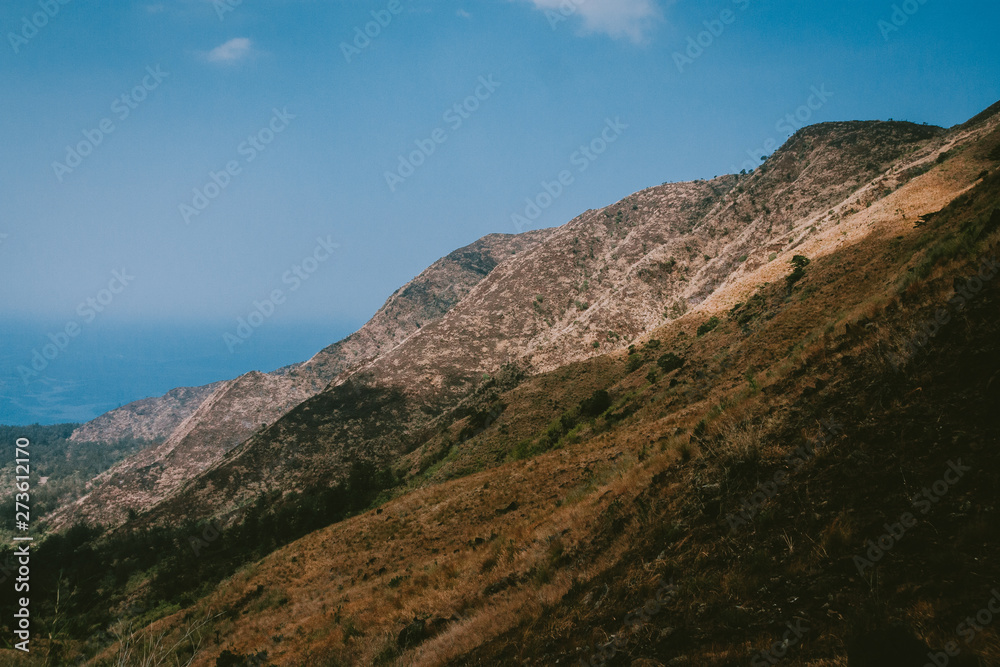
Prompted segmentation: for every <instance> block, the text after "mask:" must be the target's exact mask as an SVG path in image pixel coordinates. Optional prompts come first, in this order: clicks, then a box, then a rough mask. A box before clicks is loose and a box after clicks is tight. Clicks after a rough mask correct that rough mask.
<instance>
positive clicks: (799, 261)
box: [785, 255, 809, 289]
mask: <svg viewBox="0 0 1000 667" xmlns="http://www.w3.org/2000/svg"><path fill="white" fill-rule="evenodd" d="M791 265H792V266H794V267H795V268H794V269H793V270H792V272H791V273H790V274H788V275H787V276H785V282H786V283H787V284H788V289H792V286H793V285H794V284H795V283H797V282H798V281H800V280H802V278H803V276H805V275H806V267H807V266H809V258H808V257H806V256H805V255H795V257H792V261H791Z"/></svg>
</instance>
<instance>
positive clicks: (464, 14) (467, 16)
mask: <svg viewBox="0 0 1000 667" xmlns="http://www.w3.org/2000/svg"><path fill="white" fill-rule="evenodd" d="M456 14H458V15H459V16H461V17H462V18H463V19H471V18H472V14H470V13H469V12H467V11H465V10H464V9H459V10H458V11H457V12H456Z"/></svg>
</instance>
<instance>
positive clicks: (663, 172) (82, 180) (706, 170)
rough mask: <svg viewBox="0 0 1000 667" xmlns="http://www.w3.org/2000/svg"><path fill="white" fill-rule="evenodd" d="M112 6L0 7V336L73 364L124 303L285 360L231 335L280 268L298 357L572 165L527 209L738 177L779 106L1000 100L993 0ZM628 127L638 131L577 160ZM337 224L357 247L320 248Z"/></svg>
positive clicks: (891, 111) (258, 359)
mask: <svg viewBox="0 0 1000 667" xmlns="http://www.w3.org/2000/svg"><path fill="white" fill-rule="evenodd" d="M96 4H97V3H88V2H84V0H70V1H69V2H67V3H66V4H61V3H60V2H59V0H43V2H42V3H41V5H40V4H39V2H38V0H34V1H31V0H8V1H7V2H5V3H3V5H2V6H0V30H2V32H3V36H4V40H3V43H2V44H0V90H2V91H3V93H2V95H0V147H2V148H0V150H2V151H3V159H2V160H0V282H2V284H3V285H4V289H3V290H2V291H0V317H3V318H6V321H7V324H6V325H4V327H0V331H7V332H8V333H10V332H15V331H17V332H18V334H19V335H16V336H14V335H13V334H12V333H11V335H9V336H6V341H5V344H6V347H8V348H10V347H12V346H14V341H15V340H16V342H17V346H18V349H16V350H9V351H5V357H6V356H11V357H12V358H14V359H18V358H24V357H27V359H28V360H30V359H31V356H32V352H33V350H34V349H36V348H41V346H43V345H44V344H46V343H47V340H48V339H47V334H49V333H57V332H58V331H59V330H61V329H62V328H64V327H65V325H66V324H68V323H71V322H76V323H78V324H79V325H80V327H81V332H80V333H79V334H78V335H77V336H76V337H74V338H73V345H71V346H69V347H68V348H67V349H66V350H63V351H61V355H60V356H61V358H59V359H55V360H53V361H52V363H51V364H50V366H49V367H48V368H47V369H46V373H49V374H55V373H58V372H63V373H70V374H72V372H77V373H80V372H84V371H79V370H77V371H72V372H71V371H70V370H69V369H70V367H73V368H77V367H78V366H79V364H70V363H69V362H68V361H66V357H67V356H69V355H72V354H78V355H79V354H83V350H84V348H85V347H86V349H92V348H93V349H100V345H99V344H98V343H99V341H98V340H96V337H97V333H96V332H97V331H98V330H99V328H100V327H111V326H116V327H119V328H120V329H122V330H127V329H128V327H150V326H151V325H160V326H161V328H160V329H159V330H160V331H162V332H163V333H162V336H169V335H171V334H170V327H173V326H181V325H183V326H187V327H195V328H198V327H200V328H201V329H202V330H204V331H205V332H207V333H206V334H205V336H206V337H207V338H206V340H208V339H209V338H211V339H212V340H213V341H214V342H213V343H212V345H213V346H214V347H213V348H211V349H216V350H217V354H218V355H220V356H226V355H230V356H235V357H237V358H238V360H239V363H238V364H233V363H230V362H229V361H227V362H226V363H225V364H222V365H223V366H226V367H227V368H228V367H229V366H232V367H233V368H234V369H235V368H237V367H239V368H240V369H246V370H249V369H250V368H261V367H262V366H264V365H266V364H272V365H274V364H276V363H278V361H277V360H275V359H274V358H273V357H274V355H273V354H268V353H267V352H266V351H264V350H262V349H261V345H260V343H259V342H258V343H255V344H254V345H249V344H248V345H243V346H236V347H235V349H234V350H233V351H230V349H227V345H226V344H225V343H224V342H223V336H224V334H226V333H227V332H234V331H236V328H237V320H238V318H240V317H243V318H246V317H247V316H248V315H249V314H250V313H251V312H252V311H253V310H254V309H255V306H254V302H255V301H256V302H258V303H262V302H263V301H265V300H266V299H267V297H268V295H271V294H272V293H273V292H274V291H275V290H280V291H281V293H282V296H283V297H284V299H283V302H282V303H281V304H278V305H276V306H275V308H274V312H273V313H272V314H271V315H269V316H268V317H267V318H266V321H264V322H263V324H262V325H261V327H260V329H263V328H269V329H270V330H271V331H272V335H271V338H273V337H274V336H273V334H275V333H276V332H277V331H279V330H281V331H288V330H295V329H296V328H298V329H299V330H300V331H301V330H302V329H303V328H308V329H309V331H310V332H311V335H310V336H300V338H301V339H302V343H301V347H300V348H296V349H289V351H288V353H287V354H288V355H289V356H290V357H291V358H287V360H285V361H281V363H287V362H292V361H295V360H296V359H297V358H305V357H308V356H309V355H310V354H311V353H312V352H314V351H315V350H314V349H312V347H315V346H316V345H317V343H316V340H317V339H319V340H324V335H328V336H329V337H330V338H331V339H330V340H329V341H326V342H333V340H334V339H335V337H339V336H340V335H342V334H343V333H346V332H348V331H350V330H351V329H352V328H355V327H356V326H358V325H360V324H361V323H363V322H364V321H365V320H366V319H367V318H368V317H369V316H370V315H371V314H372V313H373V312H374V311H375V310H376V309H377V308H378V307H379V306H380V305H381V303H382V302H383V301H384V299H385V298H386V297H387V296H388V295H389V294H391V293H392V291H393V290H395V289H396V288H397V287H399V286H400V285H401V284H403V283H404V282H406V281H407V280H409V279H410V278H412V277H413V276H414V275H416V274H417V273H419V272H420V271H421V270H422V269H423V268H424V267H426V266H427V265H428V264H430V263H432V262H433V261H434V260H436V259H437V258H439V257H441V256H442V255H445V254H447V253H448V252H450V251H451V250H453V249H455V248H457V247H460V246H462V245H464V244H467V243H470V242H472V241H474V240H475V239H477V238H479V237H480V236H482V235H484V234H488V233H491V232H507V233H512V232H515V231H517V226H516V225H515V223H514V222H512V215H513V214H518V213H520V214H523V213H524V212H525V209H526V206H527V203H526V199H530V198H534V197H536V195H538V194H539V193H540V192H542V191H543V189H542V188H543V186H542V182H543V181H548V182H551V181H553V180H556V179H557V177H558V174H559V173H560V172H561V171H563V170H571V171H572V173H573V182H572V184H571V185H569V186H567V187H565V188H564V191H563V192H562V194H561V195H560V196H559V197H557V198H556V199H555V201H554V202H553V203H552V204H551V206H549V207H547V208H545V209H544V210H543V211H541V215H539V216H538V217H537V219H533V220H530V223H531V225H530V226H531V227H547V226H555V225H559V224H562V223H564V222H566V221H567V220H569V219H571V218H572V217H574V216H575V215H577V214H579V213H580V212H582V211H584V210H586V209H588V208H595V207H599V206H604V205H607V204H610V203H613V202H614V201H617V200H618V199H620V198H622V197H624V196H626V195H628V194H630V193H632V192H634V191H636V190H639V189H642V188H644V187H648V186H651V185H656V184H659V183H661V182H666V181H676V180H689V179H694V178H706V177H712V176H715V175H717V174H722V173H727V172H730V171H734V170H739V169H740V168H741V167H742V166H743V165H744V163H745V162H746V161H747V160H748V159H749V153H756V152H760V148H761V147H763V146H765V145H766V142H767V140H769V139H771V140H773V141H776V142H781V141H783V140H784V139H785V138H786V136H787V132H785V131H783V130H785V129H787V128H788V127H789V124H788V123H787V122H786V123H782V124H781V128H782V129H781V130H779V129H778V125H779V121H781V120H782V119H783V118H785V117H786V116H787V114H793V119H794V114H796V112H798V113H799V114H800V115H799V119H797V120H795V125H796V126H797V125H798V124H800V123H801V122H802V120H801V119H803V118H805V122H809V123H812V122H820V121H827V120H853V119H887V118H895V119H906V120H913V121H917V122H925V121H926V122H929V123H933V124H938V125H945V126H947V125H952V124H955V123H960V122H962V121H964V120H966V119H967V118H969V117H970V116H972V115H974V114H976V113H978V112H979V111H981V110H982V109H983V108H985V107H987V106H989V105H990V104H992V103H993V102H996V101H997V100H998V99H1000V77H998V73H1000V50H998V49H997V48H996V43H995V26H996V25H997V23H998V19H1000V7H998V6H997V4H996V3H992V2H991V3H987V2H950V3H946V2H943V1H942V0H925V2H923V3H921V2H919V0H908V1H907V2H900V3H896V4H895V8H894V3H892V2H884V3H883V2H879V1H875V2H872V1H870V0H866V1H865V2H860V1H848V2H839V3H802V2H793V1H791V0H787V1H779V0H774V1H767V0H718V1H716V2H697V3H695V2H685V1H684V0H676V1H674V2H665V1H662V0H563V1H562V2H560V0H478V1H472V0H459V1H458V2H456V1H454V0H453V1H450V2H443V1H432V0H392V1H390V0H385V1H378V2H346V1H327V2H320V1H310V0H244V1H243V2H241V3H239V2H238V1H237V0H217V1H215V2H213V0H175V1H173V2H160V3H156V2H117V3H113V4H114V6H113V7H106V6H95V5H96ZM100 4H101V5H104V3H100ZM43 5H44V6H47V7H48V12H49V14H51V16H45V15H44V14H43V12H44V8H43V7H42V6H43ZM904 10H909V13H907V11H904ZM373 12H374V15H373ZM378 19H381V21H382V23H383V24H384V25H377V24H375V23H371V22H373V21H377V20H378ZM894 19H895V24H894V23H893V20H894ZM880 21H881V22H882V23H881V24H880ZM32 22H34V24H35V25H31V24H32ZM706 22H707V23H706ZM366 24H369V25H367V26H366ZM38 25H41V27H37V26H38ZM366 27H367V28H368V30H369V33H371V34H375V33H377V34H376V36H374V37H361V38H359V37H358V34H359V32H363V31H364V30H365V28H366ZM355 39H357V40H358V41H357V42H355ZM691 40H693V42H694V43H697V42H698V41H699V40H700V41H701V44H702V46H696V47H692V46H691V44H692V41H691ZM345 44H346V45H353V46H351V47H350V48H345ZM678 54H680V56H683V57H680V56H679V55H678ZM484 81H485V82H486V83H488V84H489V85H486V84H484ZM814 89H815V90H818V91H822V92H823V93H824V94H823V95H822V97H816V96H815V93H814V92H813V91H814ZM477 94H478V97H477ZM123 96H124V98H123ZM821 99H822V101H821V102H820V101H819V100H821ZM810 102H812V103H813V106H814V107H818V108H814V109H812V110H809V109H808V107H805V108H803V105H807V104H808V103H810ZM456 104H457V105H459V107H458V109H456V108H455V105H456ZM609 120H610V121H612V122H617V123H618V126H619V127H623V126H627V127H625V129H622V130H620V131H619V132H618V134H617V135H616V140H615V141H614V143H612V144H609V145H608V146H607V149H606V151H604V152H603V153H602V154H600V155H594V156H593V158H594V159H592V160H591V159H589V158H587V159H586V160H585V162H586V167H587V168H586V170H585V171H581V170H580V169H579V166H578V165H579V162H574V161H573V156H574V153H576V152H577V151H578V150H579V148H580V147H581V146H585V145H588V144H590V143H591V142H592V141H593V140H595V139H597V138H598V137H600V136H601V132H602V130H604V128H605V127H607V123H608V121H609ZM109 130H110V131H109ZM98 140H99V141H98ZM418 142H419V143H418ZM81 144H82V147H81ZM421 147H423V153H422V154H417V155H415V156H413V157H414V159H413V160H412V161H411V154H412V153H413V152H414V151H420V150H421ZM431 147H432V148H433V152H431V150H430V148H431ZM68 148H70V149H72V151H71V152H69V154H68ZM77 148H82V150H81V151H77V150H76V149H77ZM83 152H86V153H87V155H79V157H74V156H73V154H72V153H76V154H79V153H83ZM427 153H429V154H427ZM400 156H403V160H404V161H405V162H406V163H408V166H409V167H412V166H413V164H414V163H417V162H419V163H420V164H419V166H415V167H413V169H412V173H411V172H410V169H409V168H408V166H407V165H404V166H403V168H402V170H400ZM54 163H59V164H54ZM394 171H395V173H396V176H397V177H399V178H389V179H387V176H386V174H387V172H394ZM213 174H214V179H213ZM400 174H403V175H404V176H400ZM387 180H389V181H392V183H391V184H390V183H387ZM223 186H224V187H223ZM208 195H211V196H208ZM182 207H188V208H182ZM200 209H203V210H200ZM193 211H196V212H197V214H196V215H195V214H193ZM319 239H326V240H327V243H328V244H329V243H330V242H331V241H332V242H334V243H336V244H337V245H338V246H339V247H338V248H336V249H335V250H331V251H329V252H327V251H319V254H321V255H324V256H325V258H324V259H323V260H322V261H320V260H318V259H316V255H315V253H316V252H317V248H318V247H319V245H318V244H319V241H318V240H319ZM310 258H312V259H310ZM303 263H305V265H306V267H307V268H311V269H313V270H312V271H306V270H305V269H303ZM296 267H298V269H297V270H296ZM123 270H124V271H126V272H127V273H128V274H129V275H132V276H134V279H133V280H129V281H128V284H127V285H125V286H123V289H121V290H120V291H118V292H114V293H111V292H110V291H108V292H105V293H102V290H108V287H109V283H110V282H111V281H113V280H114V274H113V271H119V272H121V271H123ZM289 272H292V273H291V275H292V276H296V275H304V276H306V277H307V279H305V278H300V279H299V281H298V286H297V287H296V289H294V290H292V289H291V288H292V285H293V284H295V278H294V277H290V275H289ZM114 286H115V287H119V286H120V285H114ZM102 297H103V298H104V300H105V301H107V303H106V304H105V305H102V309H101V310H100V312H96V310H95V316H94V318H93V319H92V320H91V321H86V317H85V316H84V315H81V310H80V307H81V304H84V303H86V300H87V299H100V298H102ZM265 309H266V308H265ZM87 311H88V309H87V307H86V306H84V308H83V312H87ZM24 323H27V324H24ZM22 325H23V326H22ZM28 330H31V331H36V330H37V332H40V333H36V334H34V335H35V337H36V338H38V336H40V338H38V340H37V344H34V345H31V344H30V343H31V340H32V338H31V337H30V336H25V335H20V334H23V333H24V332H25V331H28ZM137 330H138V329H137ZM154 330H156V327H154ZM144 331H148V329H144ZM315 332H319V334H318V335H317V334H316V333H315ZM325 332H329V333H328V334H325ZM87 336H90V337H91V338H94V339H95V340H93V341H91V343H94V344H95V345H96V347H95V346H94V345H92V346H90V347H87V346H83V345H76V343H77V342H78V341H81V340H82V339H83V338H85V337H87ZM269 339H270V338H269ZM307 339H308V342H306V341H307ZM88 345H90V344H88ZM306 345H308V346H310V347H309V348H308V349H307V348H306V347H305V346H306ZM293 347H294V346H293ZM251 348H253V349H255V350H256V352H251V351H249V350H250V349H251ZM206 349H208V348H207V343H206ZM109 353H110V352H109ZM177 354H181V353H180V352H178V353H177ZM98 357H99V355H98ZM182 361H183V360H181V359H178V360H177V363H178V366H180V365H183V363H182ZM11 364H13V367H12V366H11ZM17 365H19V364H17V363H14V362H10V363H9V364H8V366H7V367H4V368H0V376H2V377H3V378H7V379H8V380H10V379H11V378H14V380H16V379H17V375H16V372H15V369H16V366H17ZM84 365H85V364H84ZM169 365H170V364H167V366H168V368H169ZM60 367H62V368H63V370H62V371H60V370H59V369H60ZM262 370H269V369H268V368H262ZM50 379H51V376H50ZM73 379H74V378H72V377H67V378H66V381H71V380H73ZM160 382H161V384H163V385H164V390H165V389H167V388H169V386H166V385H168V384H169V383H170V376H169V372H165V373H164V377H163V379H162V380H161V381H160ZM157 386H160V385H157ZM12 391H13V390H12V389H10V382H8V390H7V391H6V395H7V396H10V395H11V394H12ZM139 397H141V396H136V398H139ZM3 405H4V404H3V399H2V397H0V407H2V406H3ZM11 414H13V413H11ZM18 414H20V413H18ZM4 416H5V415H4V414H2V410H0V421H4Z"/></svg>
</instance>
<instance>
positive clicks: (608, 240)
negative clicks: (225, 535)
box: [147, 122, 957, 522]
mask: <svg viewBox="0 0 1000 667" xmlns="http://www.w3.org/2000/svg"><path fill="white" fill-rule="evenodd" d="M956 136H957V135H956ZM956 136H952V135H949V134H948V133H947V132H946V131H945V130H942V129H941V128H935V127H929V126H921V125H915V124H912V123H894V122H888V123H882V122H852V123H829V124H823V125H818V126H813V127H810V128H806V129H804V130H802V131H800V132H799V133H797V134H796V135H795V136H793V137H792V138H791V139H790V140H789V141H788V142H787V143H786V144H785V146H783V147H782V148H781V149H780V150H778V151H777V152H776V153H775V154H774V155H773V156H772V157H771V158H770V159H769V160H768V161H767V163H766V164H765V165H764V166H762V167H761V168H760V169H759V170H757V172H755V173H754V174H752V175H742V176H724V177H720V178H717V179H714V180H712V181H700V182H692V183H676V184H666V185H662V186H658V187H654V188H650V189H649V190H645V191H642V192H639V193H637V194H635V195H633V196H631V197H628V198H626V199H625V200H623V201H621V202H618V203H617V204H614V205H612V206H609V207H607V208H605V209H601V210H596V211H589V212H587V213H585V214H584V215H582V216H580V217H578V218H576V219H574V220H572V221H571V222H569V223H567V224H566V225H564V226H563V227H560V228H557V229H555V230H552V231H551V233H549V234H548V235H547V236H546V237H545V238H544V239H543V240H542V241H540V242H539V243H538V244H536V245H535V246H533V247H532V248H530V249H528V250H526V251H525V252H523V253H520V254H518V255H516V256H514V257H512V258H510V260H509V261H507V262H505V263H504V264H502V265H500V266H498V267H497V268H496V269H495V270H494V271H493V272H491V273H490V274H489V275H488V276H487V277H486V278H485V279H484V280H482V281H481V282H480V283H479V284H477V285H476V286H475V287H474V288H473V289H472V290H470V292H469V293H468V295H467V296H466V297H465V298H464V299H463V300H461V301H460V302H458V303H457V304H456V305H455V306H454V307H453V308H452V309H451V310H450V311H449V312H448V313H447V314H446V315H444V316H443V317H441V318H440V319H439V320H437V321H434V322H431V323H428V324H427V325H426V326H424V327H422V328H421V329H420V330H419V331H416V332H415V333H413V335H412V336H410V337H409V338H407V339H406V340H405V341H404V342H403V343H401V344H400V345H398V346H396V347H394V348H392V349H388V350H386V351H385V352H384V353H382V354H380V355H378V356H377V357H375V358H374V359H371V360H369V361H365V362H362V363H360V364H358V365H357V366H356V367H354V368H353V369H351V370H350V371H348V372H346V373H345V374H344V375H343V376H341V377H340V378H339V379H338V381H337V382H335V383H334V385H332V386H331V387H329V388H328V389H326V390H325V391H323V392H322V393H320V394H318V395H317V396H315V397H313V398H311V399H309V400H307V401H305V402H303V403H302V404H301V405H299V406H298V407H296V409H294V410H292V411H291V412H289V413H288V414H287V415H286V416H285V417H283V418H282V419H281V420H279V421H278V422H277V423H275V424H274V425H273V426H271V427H269V428H268V429H266V430H264V431H262V432H261V433H259V434H256V435H255V436H254V437H253V438H251V439H249V440H247V441H246V442H244V443H243V444H241V445H240V446H239V447H237V448H235V449H234V450H233V451H232V452H230V454H229V455H227V456H226V457H225V459H222V460H220V461H219V462H218V463H217V464H215V465H214V466H212V467H211V468H210V469H208V470H206V471H205V472H204V473H202V474H200V475H199V476H198V477H197V478H194V479H192V480H191V482H190V483H189V484H187V485H186V486H185V488H184V489H183V490H180V491H179V492H178V493H177V494H176V495H175V496H173V497H171V498H169V499H167V500H166V501H165V502H164V503H163V504H162V505H161V506H158V507H157V508H155V509H154V510H153V512H152V513H151V515H150V516H149V517H147V520H151V521H154V522H158V521H165V520H169V517H171V516H174V515H177V514H183V515H185V516H195V517H205V516H211V515H212V514H220V513H223V512H229V511H230V510H232V509H234V508H236V507H240V506H245V505H247V504H248V503H251V502H252V501H253V500H254V499H255V498H256V497H257V496H258V495H259V494H260V493H263V492H267V491H270V490H273V489H283V490H289V489H298V490H303V489H309V488H312V487H315V486H322V485H329V484H330V483H331V482H333V481H336V480H337V479H341V478H343V476H344V475H345V474H346V472H347V470H348V469H349V465H350V461H351V460H353V459H355V458H357V457H361V458H364V459H366V460H370V461H374V462H376V463H377V464H378V465H393V462H394V461H395V460H396V459H397V458H398V457H399V456H402V455H405V454H408V453H409V452H411V451H412V450H413V449H414V448H416V447H417V446H418V445H420V444H421V442H422V439H424V438H426V434H427V433H428V432H433V431H435V430H438V429H441V428H443V427H445V426H446V425H447V424H448V423H450V422H451V421H454V420H455V418H456V417H457V416H458V415H460V414H462V411H461V409H460V408H459V407H458V406H459V405H460V404H461V402H462V401H463V400H465V399H466V397H467V396H468V394H469V392H470V391H471V390H472V389H473V387H475V386H476V384H477V382H478V381H479V379H480V378H481V377H482V376H483V374H495V373H496V372H497V371H498V370H499V369H500V368H501V367H502V366H504V364H512V365H514V366H517V367H518V368H521V369H524V370H526V371H527V372H529V373H537V372H544V371H548V370H552V369H554V368H558V367H560V366H562V365H565V364H567V363H571V362H574V361H580V360H584V359H588V358H591V357H593V356H595V355H599V354H603V353H606V352H607V351H609V350H615V349H621V348H624V347H626V346H627V345H628V344H629V343H630V342H632V341H633V340H634V339H636V338H637V337H639V336H641V335H642V334H643V333H644V332H647V331H649V330H651V329H652V328H654V327H656V326H658V325H660V324H662V323H663V322H665V321H669V320H672V319H675V318H678V317H680V316H682V315H683V314H684V313H686V312H688V311H689V310H690V309H693V308H697V307H698V306H699V304H702V303H703V302H705V301H706V299H708V298H709V297H710V296H711V295H712V294H713V293H715V292H716V291H717V290H718V288H719V287H720V286H722V285H725V284H731V283H735V282H738V281H739V280H740V279H741V277H743V276H748V275H754V274H755V272H757V271H766V270H767V265H768V264H769V261H770V258H771V256H772V255H774V256H775V257H777V256H778V255H779V254H780V255H781V256H782V257H784V256H786V255H790V254H795V253H796V252H797V250H798V249H800V248H801V247H803V245H804V244H806V243H807V242H809V240H810V238H814V237H815V236H817V235H819V234H823V233H824V232H825V233H826V234H827V235H830V234H831V232H830V230H831V229H832V228H834V227H836V226H837V225H838V224H839V223H840V222H842V221H843V220H844V219H845V218H848V217H850V216H851V215H854V214H856V213H858V212H859V211H860V210H862V209H863V208H864V207H866V205H868V204H871V203H872V202H875V201H877V200H878V199H880V198H882V197H884V196H886V195H887V194H888V193H891V192H892V191H893V190H894V189H895V188H898V187H901V186H903V185H905V184H906V183H907V182H908V181H909V180H910V179H912V178H914V177H916V176H917V175H919V174H920V173H921V171H922V170H923V168H924V166H926V165H928V164H931V163H933V160H934V159H935V156H936V155H937V154H938V153H939V152H940V151H941V150H942V149H943V148H945V147H946V146H948V145H950V143H951V142H954V141H957V138H956ZM839 238H840V237H839V236H838V239H839ZM456 410H458V412H456Z"/></svg>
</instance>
